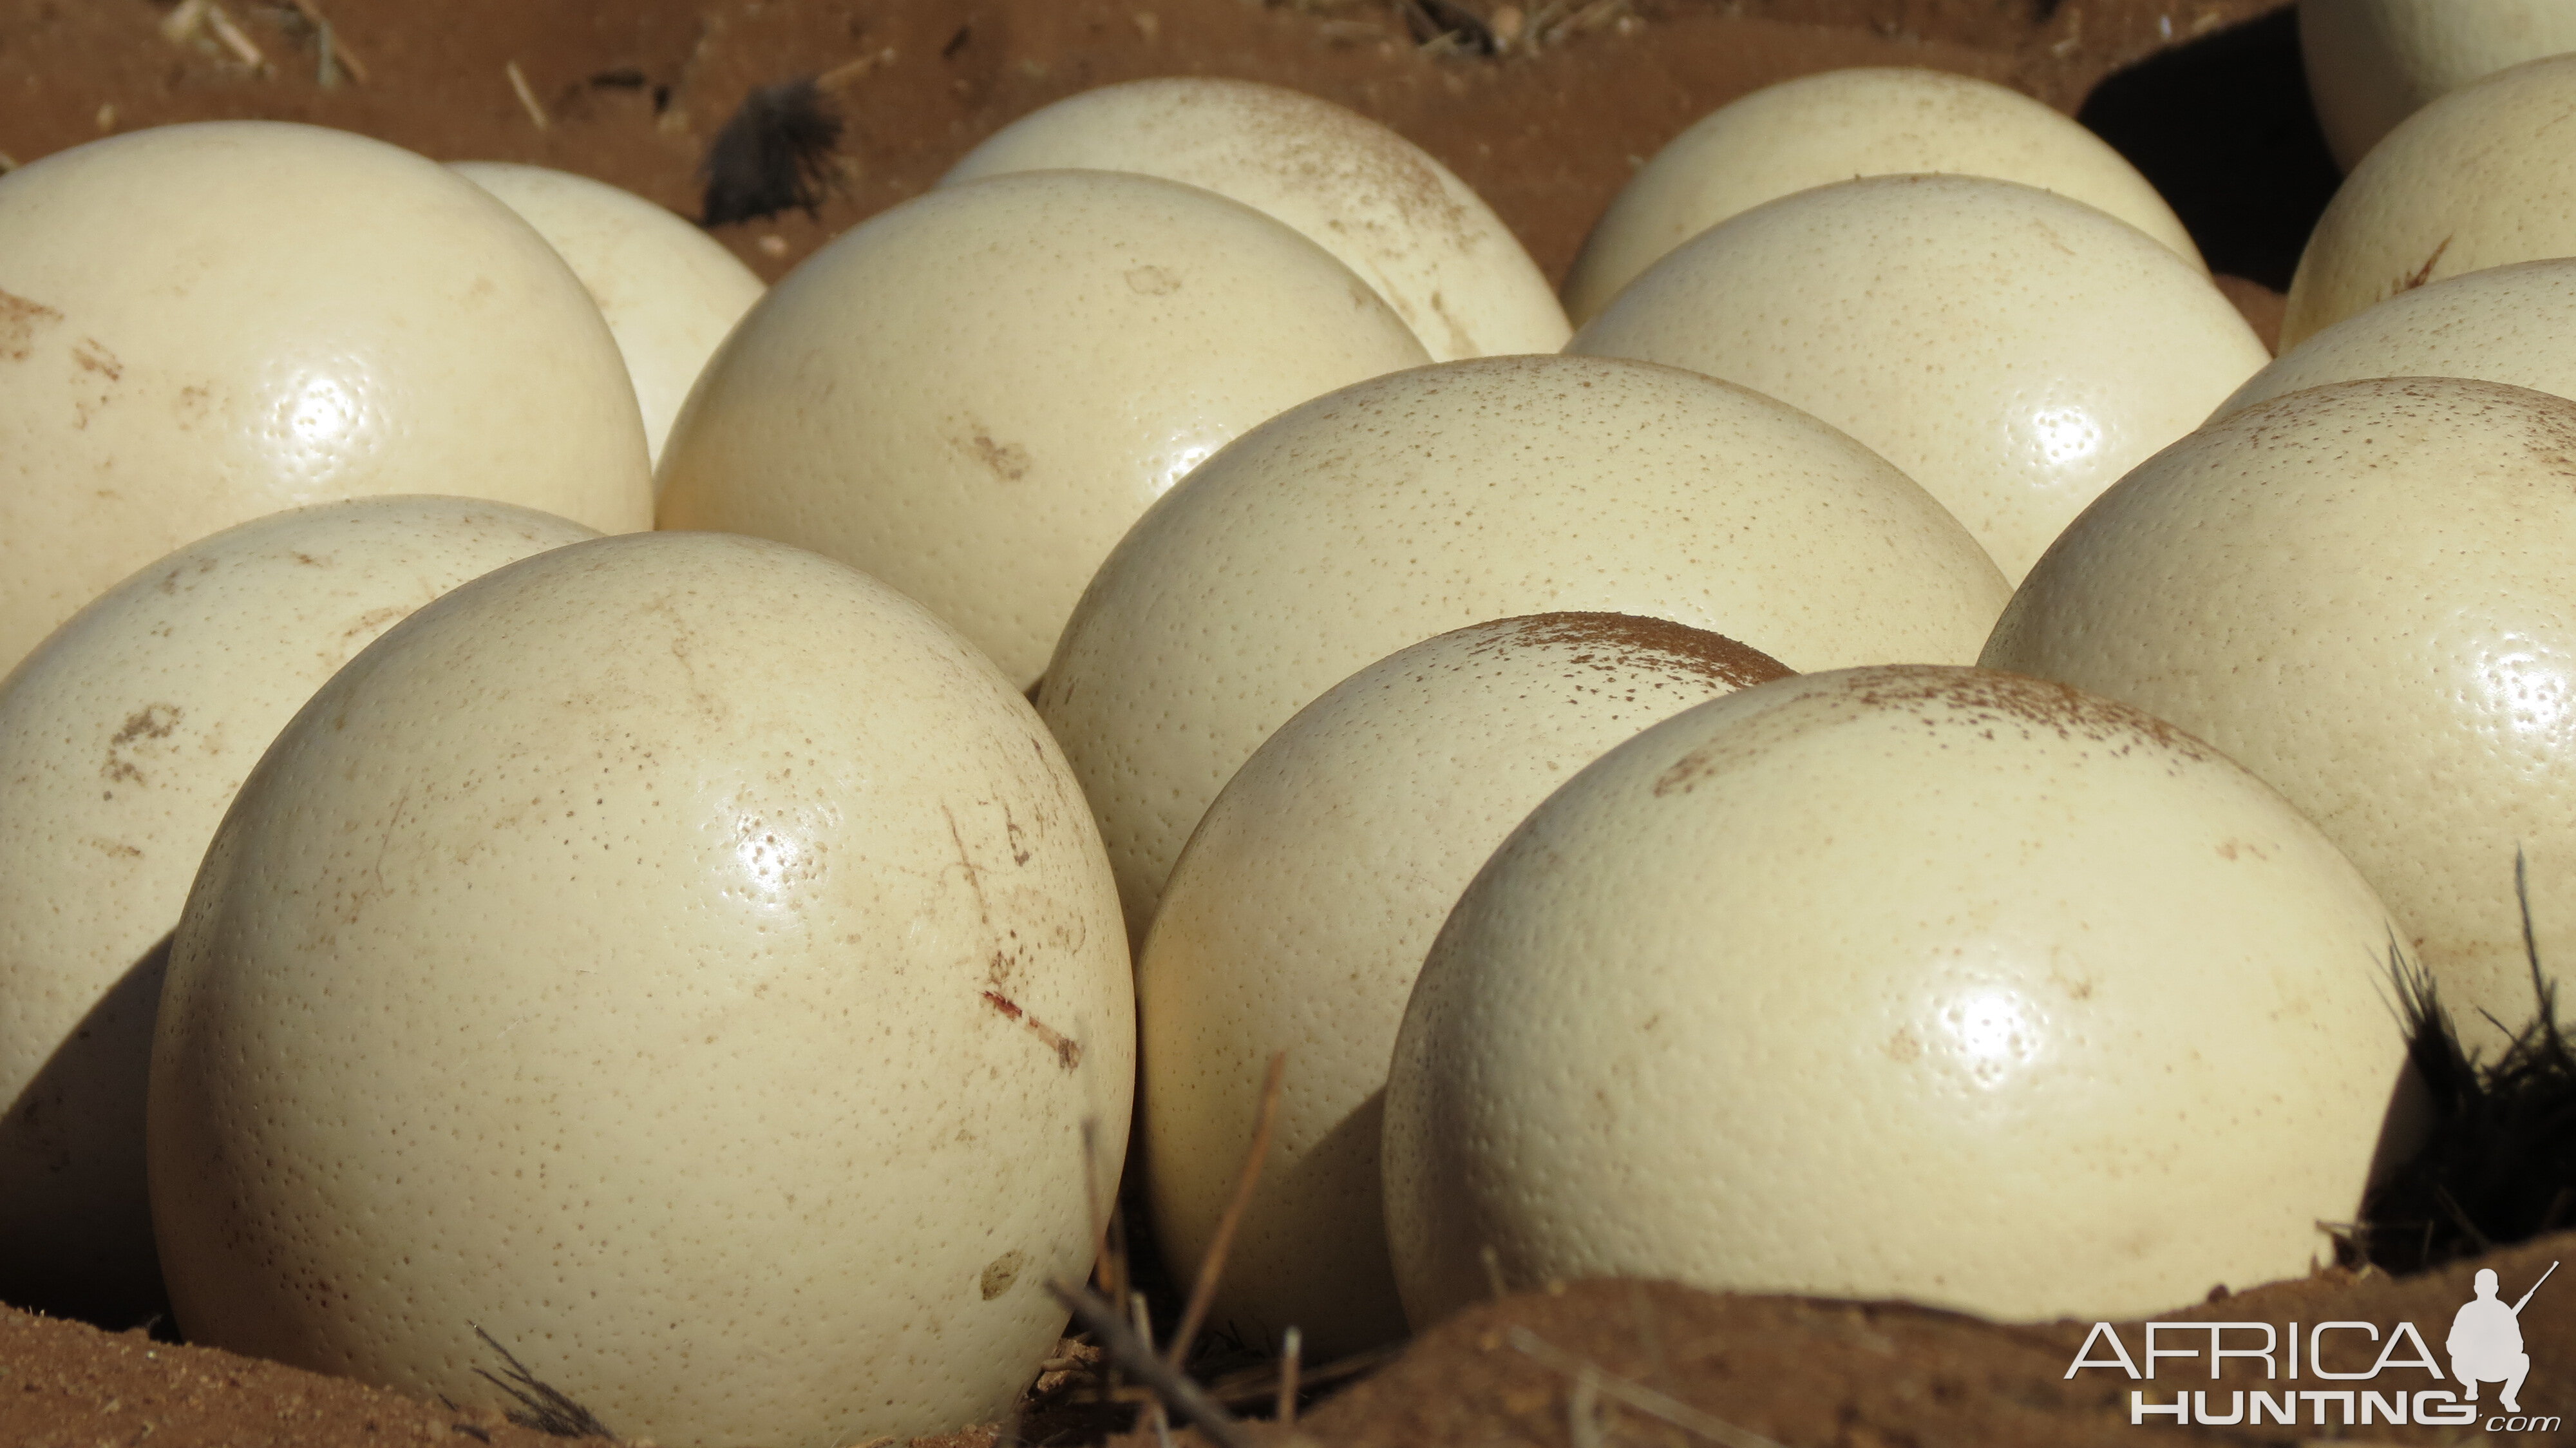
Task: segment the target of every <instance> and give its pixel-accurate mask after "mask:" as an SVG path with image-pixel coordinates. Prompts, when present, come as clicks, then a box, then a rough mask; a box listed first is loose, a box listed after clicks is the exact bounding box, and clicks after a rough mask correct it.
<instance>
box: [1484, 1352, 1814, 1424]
mask: <svg viewBox="0 0 2576 1448" xmlns="http://www.w3.org/2000/svg"><path fill="white" fill-rule="evenodd" d="M1511 1343H1512V1346H1513V1347H1514V1348H1515V1349H1517V1350H1518V1351H1519V1352H1520V1353H1521V1355H1522V1356H1524V1357H1528V1358H1533V1359H1536V1360H1537V1361H1539V1362H1541V1363H1544V1364H1546V1365H1547V1366H1549V1367H1552V1368H1554V1369H1556V1370H1557V1371H1558V1372H1561V1373H1563V1374H1565V1375H1566V1376H1567V1377H1569V1378H1572V1379H1574V1385H1575V1393H1576V1395H1577V1396H1578V1397H1580V1396H1582V1394H1583V1391H1584V1388H1585V1385H1586V1384H1589V1385H1590V1387H1591V1390H1592V1393H1593V1394H1594V1395H1595V1396H1597V1397H1606V1398H1609V1399H1611V1400H1612V1401H1614V1402H1618V1403H1622V1404H1625V1405H1626V1406H1628V1407H1631V1408H1634V1409H1636V1410H1637V1411H1638V1412H1640V1413H1644V1414H1646V1415H1647V1416H1648V1417H1652V1418H1661V1419H1662V1420H1663V1421H1665V1422H1667V1423H1670V1424H1672V1425H1673V1426H1674V1427H1676V1428H1679V1429H1681V1430H1682V1431H1683V1432H1685V1433H1692V1434H1696V1435H1698V1436H1699V1437H1702V1438H1705V1439H1707V1440H1708V1441H1710V1442H1711V1443H1717V1444H1721V1445H1723V1448H1780V1444H1779V1443H1777V1442H1775V1441H1773V1440H1772V1439H1769V1438H1765V1437H1763V1436H1762V1435H1761V1434H1759V1433H1755V1432H1752V1431H1750V1430H1748V1429H1744V1428H1738V1427H1736V1426H1735V1425H1734V1424H1733V1423H1730V1422H1727V1421H1726V1420H1725V1419H1723V1418H1719V1417H1714V1416H1712V1415H1710V1414H1707V1413H1703V1412H1701V1411H1700V1410H1699V1409H1697V1408H1694V1407H1692V1406H1691V1405H1690V1404H1688V1403H1685V1402H1683V1401H1682V1400H1681V1399H1679V1398H1671V1397H1666V1396H1665V1395H1664V1394H1662V1393H1659V1392H1656V1391H1655V1390H1654V1389H1652V1388H1650V1387H1647V1386H1645V1385H1644V1384H1642V1383H1632V1382H1630V1381H1628V1380H1627V1379H1626V1378H1614V1377H1612V1376H1610V1375H1609V1374H1607V1373H1605V1372H1602V1371H1601V1370H1600V1369H1599V1368H1597V1367H1594V1366H1593V1365H1592V1364H1590V1363H1588V1362H1585V1361H1583V1360H1582V1359H1581V1358H1578V1357H1576V1356H1574V1355H1573V1354H1572V1353H1569V1352H1563V1351H1560V1350H1559V1349H1557V1348H1554V1347H1550V1346H1549V1345H1548V1344H1547V1343H1546V1342H1545V1341H1544V1340H1542V1339H1541V1338H1540V1337H1539V1335H1538V1334H1537V1333H1534V1332H1532V1331H1530V1330H1529V1329H1528V1328H1526V1327H1514V1328H1513V1329H1512V1331H1511ZM1596 1427H1597V1423H1596Z"/></svg>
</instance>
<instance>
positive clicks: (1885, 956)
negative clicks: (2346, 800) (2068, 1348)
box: [1383, 666, 2406, 1328]
mask: <svg viewBox="0 0 2576 1448" xmlns="http://www.w3.org/2000/svg"><path fill="white" fill-rule="evenodd" d="M2387 930H2388V917H2387V914H2386V913H2385V912H2384V911H2383V910H2382V909H2381V908H2380V903H2379V901H2378V899H2377V897H2376V896H2374V895H2373V894H2372V892H2371V889H2370V886H2369V884H2368V883H2367V882H2365V881H2364V880H2363V879H2362V877H2361V874H2360V872H2359V871H2357V870H2355V869H2354V868H2353V867H2352V864H2351V862H2349V861H2347V860H2346V859H2345V858H2344V857H2343V855H2342V854H2341V853H2339V852H2338V851H2337V850H2336V849H2335V847H2334V846H2333V845H2332V844H2331V843H2329V842H2328V841H2327V839H2326V838H2325V836H2324V835H2322V834H2321V833H2319V832H2318V830H2317V828H2316V826H2314V825H2312V824H2310V823H2309V822H2308V821H2307V820H2306V819H2305V818H2304V817H2302V816H2301V815H2300V814H2299V812H2298V811H2296V810H2294V809H2292V808H2291V807H2290V806H2289V804H2288V803H2286V802H2285V801H2283V800H2282V799H2281V797H2280V796H2279V795H2278V794H2275V793H2274V792H2273V791H2272V790H2271V789H2270V788H2268V787H2267V786H2265V785H2264V784H2263V782H2262V781H2260V780H2258V779H2256V778H2255V777H2254V776H2253V775H2252V774H2250V773H2248V772H2247V771H2246V770H2245V769H2244V768H2242V767H2241V766H2239V765H2237V764H2235V763H2233V762H2232V761H2230V760H2229V759H2227V758H2226V757H2225V756H2224V755H2221V754H2220V753H2219V752H2218V751H2217V750H2215V749H2213V748H2211V747H2209V746H2208V745H2207V744H2205V743H2202V742H2201V741H2199V740H2197V739H2194V738H2192V737H2190V736H2189V735H2187V734H2185V733H2183V732H2182V731H2180V730H2178V729H2175V728H2173V727H2171V726H2170V725H2168V724H2165V723H2164V722H2162V721H2160V720H2157V719H2154V718H2152V717H2150V716H2148V715H2146V714H2143V713H2140V712H2139V711H2137V710H2135V709H2132V708H2129V707H2127V706H2125V705H2121V704H2117V703H2114V702H2112V701H2110V700H2107V699H2102V698H2099V697H2096V696H2092V695H2088V694H2085V693H2083V692H2082V691H2080V690H2076V689H2071V688H2068V687H2066V686H2064V685H2061V684H2052V683H2045V682H2042V681H2039V680H2035V679H2028V678H2022V677H2019V676H2016V675H2011V674H2003V673H1996V672H1992V671H1988V670H1982V669H1963V668H1929V667H1920V666H1915V667H1890V668H1871V669H1851V670H1844V671H1839V672H1835V673H1828V674H1811V675H1807V676H1805V677H1802V678H1797V679H1784V680H1780V681H1778V682H1775V683H1769V684H1761V685H1757V686H1755V687H1752V688H1749V689H1744V690H1742V691H1739V692H1737V693H1734V694H1731V695H1729V696H1727V697H1725V698H1722V699H1717V700H1714V701H1712V702H1709V703H1706V704H1702V705H1699V706H1698V707H1696V708H1694V709H1691V710H1689V711H1687V712H1685V713H1682V714H1680V715H1677V716H1675V717H1674V718H1672V719H1670V720H1668V721H1666V722H1664V723H1662V724H1659V725H1656V726H1655V727H1654V728H1652V729H1649V730H1647V731H1646V732H1645V733H1643V734H1640V735H1639V736H1637V737H1636V738H1634V739H1631V740H1629V741H1628V742H1627V743H1625V744H1622V745H1620V746H1619V747H1618V748H1616V749H1614V750H1612V751H1610V752H1609V753H1608V754H1607V755H1605V756H1603V757H1602V759H1601V760H1600V761H1599V762H1598V763H1596V764H1594V765H1593V766H1592V767H1590V768H1589V769H1587V770H1585V771H1584V772H1583V773H1581V774H1578V775H1576V776H1575V777H1574V778H1573V779H1571V780H1569V781H1567V783H1566V784H1565V785H1564V786H1563V787H1562V788H1560V789H1558V790H1557V791H1556V792H1555V793H1554V794H1552V795H1550V796H1549V797H1548V799H1547V800H1546V802H1545V803H1543V804H1541V805H1540V806H1539V807H1538V808H1537V809H1536V810H1535V811H1533V812H1532V813H1531V815H1530V816H1529V818H1528V819H1527V820H1525V821H1524V822H1522V824H1521V825H1520V827H1519V828H1518V829H1517V830H1515V831H1514V832H1513V833H1512V836H1511V838H1510V839H1509V840H1507V841H1506V842H1505V843H1504V844H1503V846H1502V847H1501V848H1500V849H1499V850H1497V851H1496V852H1495V854H1494V856H1493V858H1492V859H1491V860H1489V861H1488V862H1487V863H1486V865H1485V867H1484V869H1483V870H1482V871H1481V872H1480V873H1479V874H1478V875H1477V876H1476V879H1475V883H1474V884H1472V885H1470V886H1469V887H1468V889H1467V891H1466V893H1465V895H1464V896H1463V897H1462V898H1461V899H1460V900H1459V902H1458V905H1457V908H1456V909H1455V910H1454V911H1452V912H1451V914H1450V916H1449V918H1448V921H1447V923H1446V924H1444V925H1443V926H1442V927H1441V930H1440V934H1439V938H1438V940H1437V941H1436V942H1435V943H1434V944H1433V945H1432V947H1431V951H1430V954H1429V956H1428V958H1427V959H1426V960H1425V961H1424V963H1423V967H1422V975H1421V978H1420V980H1419V981H1418V982H1417V983H1416V984H1415V986H1414V990H1413V995H1412V998H1411V1000H1410V1001H1409V1002H1408V1003H1407V1005H1406V1007H1405V1014H1404V1024H1403V1027H1402V1030H1401V1032H1400V1033H1399V1035H1398V1037H1397V1042H1396V1048H1395V1055H1394V1060H1393V1064H1392V1066H1391V1067H1390V1070H1389V1075H1388V1081H1387V1095H1386V1126H1385V1139H1384V1148H1383V1149H1384V1161H1385V1173H1386V1176H1385V1181H1386V1186H1385V1191H1386V1212H1387V1237H1388V1243H1389V1246H1390V1248H1391V1249H1392V1253H1393V1260H1394V1264H1395V1270H1396V1278H1397V1281H1398V1283H1399V1284H1400V1286H1401V1288H1402V1291H1403V1295H1404V1305H1405V1310H1406V1313H1407V1314H1408V1316H1409V1317H1410V1318H1411V1320H1412V1321H1413V1323H1414V1325H1415V1326H1416V1327H1422V1328H1427V1327H1429V1326H1430V1325H1431V1324H1432V1323H1434V1322H1437V1321H1439V1320H1440V1319H1441V1318H1443V1317H1445V1316H1446V1315H1448V1314H1449V1313H1451V1312H1453V1311H1455V1310H1457V1309H1458V1308H1460V1307H1463V1306H1466V1305H1467V1304H1469V1303H1471V1302H1476V1301H1480V1300H1482V1299H1484V1298H1485V1297H1486V1296H1487V1294H1488V1293H1489V1292H1490V1291H1491V1290H1492V1288H1491V1287H1490V1286H1489V1284H1490V1283H1491V1282H1493V1281H1494V1279H1495V1278H1496V1277H1499V1278H1500V1280H1501V1282H1502V1283H1503V1284H1504V1285H1505V1286H1507V1287H1517V1288H1532V1287H1537V1286H1539V1285H1541V1284H1543V1283H1546V1282H1549V1281H1555V1280H1571V1279H1575V1278H1580V1277H1596V1276H1598V1277H1607V1276H1629V1277H1656V1278H1668V1279H1675V1280H1679V1281H1682V1282H1687V1283H1690V1284H1692V1285H1694V1286H1698V1287H1702V1288H1706V1289H1709V1290H1712V1291H1724V1292H1744V1293H1794V1294H1801V1295H1812V1296H1822V1297H1840V1298H1861V1299H1868V1300H1881V1299H1888V1298H1903V1299H1906V1300H1909V1301H1913V1302H1920V1303H1925V1304H1928V1305H1931V1306H1934V1307H1944V1308H1951V1309H1955V1310H1960V1311H1966V1312H1974V1313H1979V1314H1984V1315H1987V1316H1992V1317H2000V1318H2005V1319H2020V1320H2027V1319H2034V1318H2036V1319H2047V1318H2054V1317H2059V1316H2073V1317H2078V1318H2086V1319H2116V1318H2120V1317H2125V1316H2131V1315H2143V1314H2147V1313H2152V1312H2156V1311H2159V1310H2161V1309H2166V1308H2171V1307H2174V1306H2176V1305H2178V1304H2181V1303H2187V1302H2193V1301H2197V1300H2199V1299H2200V1298H2201V1297H2202V1296H2203V1295H2204V1294H2206V1293H2207V1292H2208V1291H2209V1288H2210V1284H2212V1283H2215V1282H2223V1283H2238V1282H2269V1281H2272V1280H2275V1279H2277V1278H2282V1277H2295V1276H2299V1275H2301V1274H2303V1273H2305V1272H2306V1271H2307V1270H2308V1266H2309V1263H2310V1262H2311V1261H2312V1260H2314V1259H2315V1258H2317V1257H2319V1256H2321V1255H2323V1254H2325V1253H2326V1252H2328V1251H2329V1250H2330V1247H2329V1242H2328V1239H2327V1237H2326V1234H2325V1233H2324V1231H2322V1230H2321V1229H2320V1227H2319V1223H2321V1222H2336V1221H2350V1220H2352V1218H2353V1215H2354V1213H2355V1212H2356V1211H2357V1210H2358V1209H2359V1206H2360V1204H2361V1199H2362V1193H2363V1190H2364V1188H2365V1186H2366V1184H2367V1183H2368V1181H2369V1179H2370V1173H2371V1168H2372V1161H2373V1156H2374V1152H2375V1150H2376V1149H2377V1146H2378V1143H2379V1140H2380V1135H2381V1132H2382V1129H2383V1125H2384V1123H2385V1121H2386V1119H2387V1117H2388V1113H2389V1106H2390V1104H2391V1101H2392V1100H2393V1099H2394V1096H2395V1093H2396V1091H2397V1089H2398V1083H2399V1081H2400V1078H2401V1073H2402V1072H2404V1071H2405V1069H2406V1060H2405V1050H2404V1043H2403V1041H2402V1040H2401V1037H2400V1032H2399V1030H2398V1027H2397V1024H2396V1022H2395V1021H2394V1020H2393V1019H2392V1018H2391V1016H2390V1015H2389V1013H2388V1010H2387V1008H2386V1006H2385V1005H2384V1004H2383V1000H2382V994H2381V992H2382V990H2383V989H2384V987H2385V986H2386V983H2387V979H2388V977H2387V975H2386V971H2385V965H2384V960H2385V957H2384V954H2383V952H2384V950H2385V947H2386V944H2387V934H2386V932H2387Z"/></svg>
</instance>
